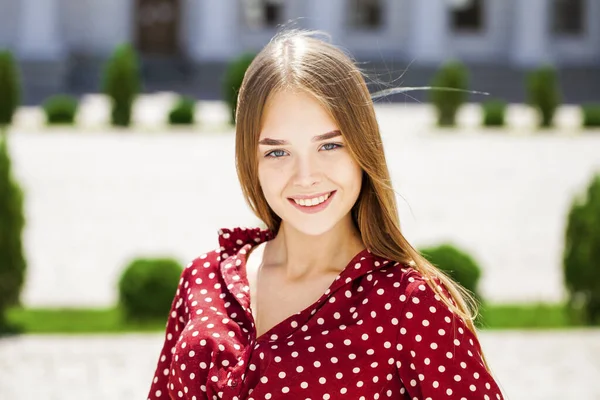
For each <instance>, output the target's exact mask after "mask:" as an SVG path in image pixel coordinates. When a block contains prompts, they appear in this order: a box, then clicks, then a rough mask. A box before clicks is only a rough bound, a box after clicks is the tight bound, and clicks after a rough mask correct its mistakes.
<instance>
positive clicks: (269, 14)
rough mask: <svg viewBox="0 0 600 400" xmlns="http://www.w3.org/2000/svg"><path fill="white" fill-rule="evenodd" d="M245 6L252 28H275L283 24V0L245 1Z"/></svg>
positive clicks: (245, 13)
mask: <svg viewBox="0 0 600 400" xmlns="http://www.w3.org/2000/svg"><path fill="white" fill-rule="evenodd" d="M243 5H244V17H245V20H246V24H247V25H248V26H249V27H250V28H254V29H261V28H273V27H276V26H277V25H278V24H280V23H282V22H283V0H243Z"/></svg>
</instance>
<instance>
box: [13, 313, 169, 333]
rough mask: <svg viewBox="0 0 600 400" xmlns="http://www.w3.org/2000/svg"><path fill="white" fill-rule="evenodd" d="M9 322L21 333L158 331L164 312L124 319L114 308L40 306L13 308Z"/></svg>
mask: <svg viewBox="0 0 600 400" xmlns="http://www.w3.org/2000/svg"><path fill="white" fill-rule="evenodd" d="M7 320H8V323H9V324H11V325H13V326H16V327H17V330H18V331H20V332H23V333H35V334H53V333H61V334H88V333H129V332H161V331H164V330H165V325H166V321H167V316H166V315H165V318H164V319H163V320H157V321H150V322H144V323H141V322H138V323H134V322H125V321H124V319H123V318H122V315H121V312H120V310H119V309H117V308H106V309H71V308H68V309H43V308H32V309H24V308H13V309H11V310H9V311H8V313H7Z"/></svg>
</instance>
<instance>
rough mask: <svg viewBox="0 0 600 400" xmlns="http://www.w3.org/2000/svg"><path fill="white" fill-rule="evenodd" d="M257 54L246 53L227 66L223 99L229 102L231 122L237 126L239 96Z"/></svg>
mask: <svg viewBox="0 0 600 400" xmlns="http://www.w3.org/2000/svg"><path fill="white" fill-rule="evenodd" d="M254 57H256V54H253V53H245V54H242V55H241V56H239V57H238V58H236V59H234V60H233V61H232V62H231V63H229V65H228V66H227V70H226V71H225V76H224V78H223V99H224V100H225V102H227V105H228V106H229V110H230V114H229V115H230V122H231V124H235V110H236V106H237V96H238V92H239V91H240V87H241V86H242V82H243V80H244V75H245V74H246V70H247V69H248V67H249V66H250V64H251V63H252V60H254Z"/></svg>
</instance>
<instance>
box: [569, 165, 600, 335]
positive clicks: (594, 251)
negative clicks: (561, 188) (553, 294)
mask: <svg viewBox="0 0 600 400" xmlns="http://www.w3.org/2000/svg"><path fill="white" fill-rule="evenodd" d="M598 260H600V174H597V175H596V176H595V177H594V178H593V179H592V181H591V183H590V184H589V187H588V189H587V196H576V197H575V199H574V200H573V203H572V205H571V209H570V211H569V214H568V217H567V228H566V232H565V247H564V253H563V269H564V278H565V284H566V288H567V291H568V292H569V307H570V308H571V309H572V310H574V313H575V314H578V312H577V311H578V310H580V311H581V312H580V313H579V314H580V315H582V318H583V321H582V322H583V323H585V324H589V325H595V324H600V267H599V265H598V263H599V261H598Z"/></svg>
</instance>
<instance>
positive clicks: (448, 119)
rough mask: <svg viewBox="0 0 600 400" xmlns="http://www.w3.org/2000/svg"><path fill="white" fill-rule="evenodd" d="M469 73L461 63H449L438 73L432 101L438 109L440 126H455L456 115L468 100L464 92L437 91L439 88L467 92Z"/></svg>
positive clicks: (433, 82)
mask: <svg viewBox="0 0 600 400" xmlns="http://www.w3.org/2000/svg"><path fill="white" fill-rule="evenodd" d="M468 82H469V72H468V70H467V67H466V66H465V65H464V64H462V63H461V62H460V61H449V62H447V63H445V64H443V65H442V67H441V68H440V69H439V70H438V71H437V73H436V74H435V76H434V77H433V80H432V82H431V86H433V87H434V89H432V90H431V91H430V100H431V102H432V103H433V105H434V106H435V108H436V109H437V117H438V118H437V123H438V125H439V126H455V125H456V114H457V112H458V110H459V109H460V107H461V106H462V105H463V104H464V102H465V101H466V99H467V93H466V92H462V91H449V90H437V89H435V87H439V88H454V89H461V90H467V89H468V85H469V83H468Z"/></svg>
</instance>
